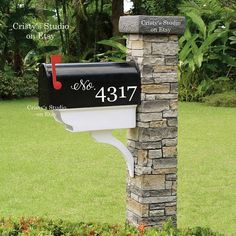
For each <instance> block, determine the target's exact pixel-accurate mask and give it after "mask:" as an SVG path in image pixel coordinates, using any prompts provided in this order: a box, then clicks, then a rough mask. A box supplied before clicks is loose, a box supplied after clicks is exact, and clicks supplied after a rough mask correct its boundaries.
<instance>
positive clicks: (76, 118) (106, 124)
mask: <svg viewBox="0 0 236 236" xmlns="http://www.w3.org/2000/svg"><path fill="white" fill-rule="evenodd" d="M52 112H53V115H54V119H55V120H56V121H57V122H59V123H62V124H64V125H65V128H66V130H68V131H70V132H84V131H88V132H90V133H91V135H92V137H93V138H94V139H95V140H96V141H97V142H100V143H107V144H110V145H112V146H114V147H115V148H117V149H118V150H119V151H120V152H121V153H122V155H123V157H124V159H125V161H126V164H127V167H128V170H129V175H130V177H134V158H133V155H132V154H131V152H130V151H129V150H128V148H127V147H126V146H125V145H124V144H123V143H122V142H120V141H119V140H118V139H116V138H115V137H114V136H113V135H112V130H114V129H122V128H123V129H125V128H134V127H135V124H136V117H135V112H136V105H131V106H118V107H99V108H80V109H59V110H53V111H52ZM121 114H122V116H121ZM117 117H119V118H118V119H117ZM114 120H115V122H114Z"/></svg>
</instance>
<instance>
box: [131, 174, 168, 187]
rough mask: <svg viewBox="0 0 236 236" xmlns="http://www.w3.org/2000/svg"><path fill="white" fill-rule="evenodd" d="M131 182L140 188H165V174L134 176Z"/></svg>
mask: <svg viewBox="0 0 236 236" xmlns="http://www.w3.org/2000/svg"><path fill="white" fill-rule="evenodd" d="M132 182H133V184H135V185H136V186H137V187H139V188H141V189H142V190H158V189H165V175H142V176H136V177H135V178H134V179H133V181H132Z"/></svg>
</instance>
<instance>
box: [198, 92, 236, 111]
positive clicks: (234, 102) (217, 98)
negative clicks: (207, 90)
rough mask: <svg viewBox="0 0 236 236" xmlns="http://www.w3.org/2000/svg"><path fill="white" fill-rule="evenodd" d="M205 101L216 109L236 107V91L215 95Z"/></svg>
mask: <svg viewBox="0 0 236 236" xmlns="http://www.w3.org/2000/svg"><path fill="white" fill-rule="evenodd" d="M203 101H204V102H205V104H207V105H209V106H214V107H236V91H230V92H224V93H219V94H213V95H210V96H207V97H205V98H204V99H203Z"/></svg>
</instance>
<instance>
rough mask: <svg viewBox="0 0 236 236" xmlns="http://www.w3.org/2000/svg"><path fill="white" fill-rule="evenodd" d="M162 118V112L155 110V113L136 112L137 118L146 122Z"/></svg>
mask: <svg viewBox="0 0 236 236" xmlns="http://www.w3.org/2000/svg"><path fill="white" fill-rule="evenodd" d="M161 119H162V113H161V112H156V113H139V114H138V120H140V121H141V122H148V121H153V120H161Z"/></svg>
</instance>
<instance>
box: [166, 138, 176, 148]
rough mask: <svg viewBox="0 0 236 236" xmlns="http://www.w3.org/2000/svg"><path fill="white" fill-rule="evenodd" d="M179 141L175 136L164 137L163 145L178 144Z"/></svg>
mask: <svg viewBox="0 0 236 236" xmlns="http://www.w3.org/2000/svg"><path fill="white" fill-rule="evenodd" d="M177 143H178V141H177V138H174V139H163V140H162V145H163V146H164V147H169V146H176V145H177Z"/></svg>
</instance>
